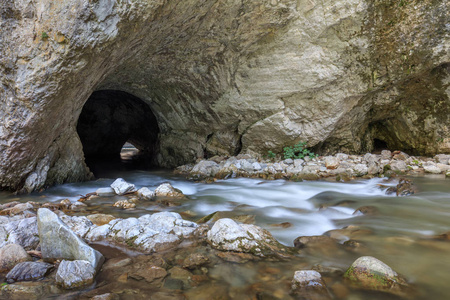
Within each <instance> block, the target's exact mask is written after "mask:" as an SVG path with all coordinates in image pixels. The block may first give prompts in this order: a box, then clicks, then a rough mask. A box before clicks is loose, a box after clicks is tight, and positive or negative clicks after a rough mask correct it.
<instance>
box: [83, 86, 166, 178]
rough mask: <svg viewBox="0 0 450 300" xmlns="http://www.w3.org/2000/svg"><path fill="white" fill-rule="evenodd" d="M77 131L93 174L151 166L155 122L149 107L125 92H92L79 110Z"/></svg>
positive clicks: (156, 138) (156, 140)
mask: <svg viewBox="0 0 450 300" xmlns="http://www.w3.org/2000/svg"><path fill="white" fill-rule="evenodd" d="M77 132H78V135H79V137H80V140H81V143H82V144H83V151H84V156H85V161H86V164H87V165H88V167H89V168H90V169H91V171H92V172H93V173H94V175H95V176H96V177H99V176H102V175H105V174H107V173H108V172H110V171H117V170H124V169H130V168H131V169H148V168H150V167H152V166H154V165H155V160H156V159H155V158H156V154H157V152H158V149H159V126H158V122H157V120H156V117H155V115H154V114H153V112H152V110H151V108H150V107H149V106H148V105H147V104H146V103H145V102H144V101H143V100H141V99H140V98H138V97H136V96H133V95H131V94H129V93H126V92H123V91H118V90H101V91H96V92H94V93H93V94H92V95H91V96H90V97H89V99H88V100H87V102H86V103H85V105H84V107H83V109H82V111H81V114H80V117H79V119H78V124H77ZM133 148H135V149H134V150H133ZM136 150H137V151H136ZM124 154H125V155H124Z"/></svg>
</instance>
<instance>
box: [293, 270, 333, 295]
mask: <svg viewBox="0 0 450 300" xmlns="http://www.w3.org/2000/svg"><path fill="white" fill-rule="evenodd" d="M291 292H292V294H294V295H296V296H297V297H300V298H303V299H313V300H314V299H331V297H330V295H329V293H328V290H327V288H326V285H325V283H324V281H323V279H322V276H321V275H320V273H319V272H317V271H313V270H303V271H296V272H295V274H294V278H293V279H292V287H291Z"/></svg>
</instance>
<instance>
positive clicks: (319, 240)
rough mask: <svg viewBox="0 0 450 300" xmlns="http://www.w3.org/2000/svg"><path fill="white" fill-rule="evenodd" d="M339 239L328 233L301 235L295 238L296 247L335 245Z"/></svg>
mask: <svg viewBox="0 0 450 300" xmlns="http://www.w3.org/2000/svg"><path fill="white" fill-rule="evenodd" d="M336 243H337V241H336V240H335V239H333V238H331V237H329V236H326V235H316V236H300V237H298V238H296V239H295V240H294V247H295V248H298V249H302V248H306V247H335V246H336Z"/></svg>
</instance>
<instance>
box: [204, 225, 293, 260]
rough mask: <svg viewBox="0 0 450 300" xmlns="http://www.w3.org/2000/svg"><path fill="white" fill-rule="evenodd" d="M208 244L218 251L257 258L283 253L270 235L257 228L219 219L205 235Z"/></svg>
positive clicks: (281, 247) (279, 245) (281, 248)
mask: <svg viewBox="0 0 450 300" xmlns="http://www.w3.org/2000/svg"><path fill="white" fill-rule="evenodd" d="M207 239H208V242H209V243H210V244H211V245H212V246H213V247H214V248H216V249H218V250H226V251H235V252H246V253H251V254H253V255H257V256H266V255H274V254H277V252H281V251H284V250H285V249H283V246H282V245H281V244H279V243H278V242H277V241H276V240H275V239H274V238H273V237H272V235H271V234H270V233H269V232H268V231H267V230H264V229H262V228H260V227H258V226H255V225H250V224H237V223H236V222H235V221H233V220H231V219H227V218H224V219H220V220H218V221H217V222H216V223H214V225H213V227H212V228H211V230H210V231H208V233H207Z"/></svg>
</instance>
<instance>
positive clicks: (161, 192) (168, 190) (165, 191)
mask: <svg viewBox="0 0 450 300" xmlns="http://www.w3.org/2000/svg"><path fill="white" fill-rule="evenodd" d="M155 196H157V197H175V198H184V197H186V196H185V195H184V194H183V192H182V191H180V190H179V189H176V188H174V187H173V186H172V185H171V184H170V183H168V182H166V183H163V184H161V185H159V186H158V187H157V188H156V189H155Z"/></svg>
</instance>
